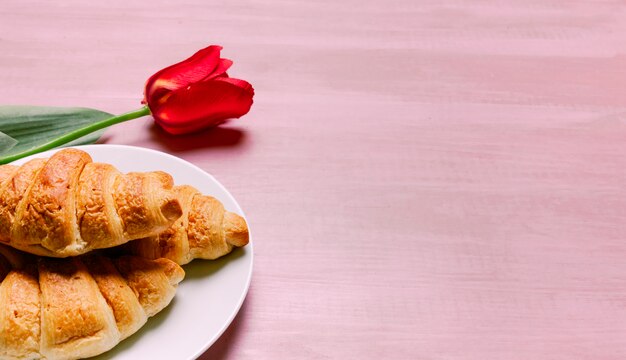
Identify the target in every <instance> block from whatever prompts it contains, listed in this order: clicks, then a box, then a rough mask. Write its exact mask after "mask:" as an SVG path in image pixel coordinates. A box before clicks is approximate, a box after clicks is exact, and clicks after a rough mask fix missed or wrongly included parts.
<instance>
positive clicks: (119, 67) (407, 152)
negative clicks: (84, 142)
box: [0, 0, 626, 360]
mask: <svg viewBox="0 0 626 360" xmlns="http://www.w3.org/2000/svg"><path fill="white" fill-rule="evenodd" d="M178 3H179V2H176V1H162V0H159V1H144V2H143V4H141V3H140V2H133V1H127V0H124V1H122V0H115V1H102V2H95V1H93V2H85V1H79V0H73V1H72V0H67V1H65V0H63V1H37V0H34V1H28V2H24V1H18V0H4V1H3V2H2V4H1V5H0V82H1V84H2V86H1V87H0V99H2V100H1V102H2V103H6V104H39V105H57V106H87V107H95V108H100V109H103V110H106V111H109V112H114V113H117V112H122V111H126V110H130V109H133V108H135V107H137V106H138V104H139V101H140V99H141V96H142V86H143V83H144V81H145V79H146V78H147V77H148V76H149V75H151V74H152V72H154V71H156V70H158V69H159V68H161V67H163V66H166V65H169V64H171V63H173V62H176V61H178V60H180V59H182V58H183V57H185V56H188V55H190V54H191V53H192V52H194V51H195V50H197V49H199V48H201V47H203V46H205V45H208V44H211V43H215V44H221V45H223V46H224V47H225V50H224V52H223V54H224V55H225V56H226V57H229V58H232V59H234V60H235V66H234V67H233V69H232V71H231V73H232V74H233V75H236V77H241V78H243V79H247V80H249V81H251V82H252V83H253V84H254V86H255V88H256V92H257V95H256V97H255V105H254V107H253V109H252V111H251V112H250V114H249V115H247V116H246V117H244V118H242V119H241V120H240V121H237V122H233V123H231V124H230V125H228V126H225V127H222V128H220V129H218V130H215V131H209V132H204V133H200V134H198V135H195V136H189V137H183V138H170V137H167V136H165V135H164V133H163V132H161V131H160V130H159V129H157V128H155V127H154V126H153V125H152V123H151V120H150V119H147V118H146V119H144V120H138V121H134V122H132V123H128V124H122V125H118V126H115V127H113V128H111V129H109V130H108V131H107V133H106V135H105V137H104V139H103V142H105V143H110V144H127V145H136V146H144V147H148V148H153V149H158V150H162V151H167V152H169V153H171V154H174V155H176V156H179V157H181V158H183V159H186V160H188V161H191V162H193V163H195V164H197V165H199V166H200V167H202V168H203V169H205V170H206V171H209V172H210V173H212V174H213V175H215V176H216V177H217V179H218V180H220V181H221V182H222V183H223V184H225V186H226V187H227V188H228V189H229V190H230V191H231V192H232V193H233V195H234V196H235V197H236V198H237V199H238V201H239V202H240V204H241V206H242V207H243V208H244V210H245V211H246V213H247V216H248V218H249V220H250V223H251V227H252V229H253V231H254V235H255V238H254V241H255V269H254V276H253V280H252V286H251V289H250V292H249V295H248V297H247V300H246V302H245V304H244V306H243V308H242V310H241V312H240V313H239V315H238V316H237V318H236V319H235V321H234V323H233V324H232V325H231V326H230V328H229V329H228V330H227V331H226V333H225V334H224V336H223V337H222V338H221V339H220V340H219V341H218V342H217V343H216V344H215V345H214V346H213V347H212V348H210V349H209V350H208V351H207V352H206V353H205V354H204V355H203V356H202V359H255V360H258V359H481V360H482V359H520V360H521V359H563V360H565V359H567V360H569V359H624V358H626V221H624V216H625V215H626V190H625V189H626V188H625V185H626V21H624V19H626V4H624V3H623V2H620V1H565V0H551V1H540V0H531V1H513V0H500V1H464V0H456V1H439V0H429V1H415V0H391V1H374V0H367V1H361V0H346V1H330V0H326V1H319V0H318V1H277V0H273V1H269V0H266V1H249V2H246V1H240V0H237V1H225V2H216V1H201V0H188V1H184V2H180V4H178ZM190 331H201V329H193V330H191V329H190Z"/></svg>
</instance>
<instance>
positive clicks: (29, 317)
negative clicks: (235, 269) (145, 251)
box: [0, 245, 184, 360]
mask: <svg viewBox="0 0 626 360" xmlns="http://www.w3.org/2000/svg"><path fill="white" fill-rule="evenodd" d="M25 259H26V260H25ZM183 277H184V271H183V270H182V268H180V266H178V265H177V264H175V263H174V262H172V261H170V260H167V259H158V260H148V259H144V258H140V257H133V256H125V257H120V258H117V259H109V258H107V257H103V256H98V255H83V256H80V257H74V258H69V259H50V258H36V257H32V256H25V255H21V254H20V253H18V252H17V251H15V250H13V249H10V248H7V247H4V246H1V245H0V279H1V280H2V283H1V284H0V359H48V360H64V359H78V358H85V357H91V356H95V355H98V354H101V353H103V352H105V351H107V350H109V349H111V348H112V347H114V346H115V345H117V344H118V343H119V342H120V341H121V340H123V339H124V338H126V337H128V336H130V335H131V334H133V333H134V332H136V331H137V330H138V329H139V328H141V327H142V326H143V325H144V324H145V322H146V321H147V318H148V317H150V316H153V315H154V314H156V313H158V312H159V311H161V310H162V309H163V308H164V307H166V306H167V305H168V304H169V303H170V301H171V300H172V298H173V296H174V294H175V291H176V287H177V284H178V283H179V282H180V281H181V280H182V279H183Z"/></svg>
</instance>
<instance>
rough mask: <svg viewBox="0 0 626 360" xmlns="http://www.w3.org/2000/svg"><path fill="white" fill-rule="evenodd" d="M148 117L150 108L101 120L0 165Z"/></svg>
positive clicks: (0, 160)
mask: <svg viewBox="0 0 626 360" xmlns="http://www.w3.org/2000/svg"><path fill="white" fill-rule="evenodd" d="M146 115H150V109H149V108H148V106H143V107H142V108H140V109H137V110H133V111H129V112H127V113H124V114H121V115H117V116H113V117H110V118H107V119H104V120H100V121H98V122H95V123H93V124H90V125H88V126H85V127H83V128H80V129H76V130H74V131H72V132H69V133H67V134H64V135H62V136H59V137H58V138H55V139H52V140H50V141H48V142H47V143H44V144H41V145H39V146H37V147H34V148H31V149H28V150H25V151H22V152H20V153H17V154H11V155H10V156H6V157H2V158H0V163H2V164H6V163H9V162H11V161H14V160H17V159H21V158H23V157H26V156H29V155H33V154H36V153H40V152H42V151H46V150H50V149H54V148H55V147H59V146H62V145H65V144H67V143H69V142H71V141H74V140H76V139H80V138H81V137H83V136H85V135H88V134H91V133H92V132H94V131H98V130H100V129H104V128H106V127H109V126H111V125H115V124H119V123H121V122H124V121H128V120H132V119H136V118H140V117H142V116H146Z"/></svg>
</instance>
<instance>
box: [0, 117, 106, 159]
mask: <svg viewBox="0 0 626 360" xmlns="http://www.w3.org/2000/svg"><path fill="white" fill-rule="evenodd" d="M112 116H113V115H112V114H109V113H106V112H104V111H100V110H95V109H87V108H61V107H47V106H0V132H1V133H2V134H0V162H4V161H2V159H5V158H9V157H11V156H13V155H15V154H20V153H25V152H27V151H29V150H32V149H35V148H37V147H39V146H41V145H42V144H45V143H48V142H50V141H51V140H53V139H55V138H58V137H60V136H62V135H64V134H67V133H70V132H72V131H74V130H77V129H80V128H84V127H85V126H88V125H91V124H93V123H96V122H98V121H101V120H103V119H107V118H110V117H112ZM103 132H104V129H102V130H98V131H95V132H92V133H90V134H87V135H85V136H83V137H81V138H78V139H76V140H73V141H71V142H69V143H67V144H64V145H63V146H72V145H84V144H92V143H94V142H96V141H97V140H98V139H99V138H100V136H102V134H103Z"/></svg>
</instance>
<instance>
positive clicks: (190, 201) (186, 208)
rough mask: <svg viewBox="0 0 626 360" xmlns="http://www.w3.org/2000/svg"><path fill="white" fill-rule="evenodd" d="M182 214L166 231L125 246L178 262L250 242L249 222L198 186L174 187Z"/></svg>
mask: <svg viewBox="0 0 626 360" xmlns="http://www.w3.org/2000/svg"><path fill="white" fill-rule="evenodd" d="M174 191H175V192H176V194H177V195H178V199H179V201H180V204H181V206H182V208H183V215H182V216H181V217H180V219H178V220H177V221H176V222H175V223H174V224H173V225H172V226H171V227H170V228H169V229H167V230H166V231H164V232H162V233H160V234H158V235H155V236H151V237H146V238H143V239H139V240H134V241H131V242H129V243H128V244H126V245H125V246H124V247H125V248H126V249H127V251H129V252H130V253H132V254H135V255H140V256H143V257H146V258H149V259H158V258H167V259H170V260H172V261H174V262H176V263H178V264H179V265H184V264H187V263H188V262H190V261H191V260H193V259H197V258H199V259H217V258H218V257H220V256H223V255H226V254H228V253H230V252H231V251H232V250H233V248H234V247H241V246H245V245H246V244H248V240H249V234H248V225H247V224H246V221H245V220H244V218H242V217H241V216H239V215H237V214H235V213H232V212H230V211H226V210H225V209H224V205H222V203H221V202H220V201H219V200H217V199H215V198H213V197H211V196H208V195H202V194H201V193H200V192H199V191H198V190H196V189H195V188H193V187H191V186H188V185H184V186H176V187H174Z"/></svg>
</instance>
